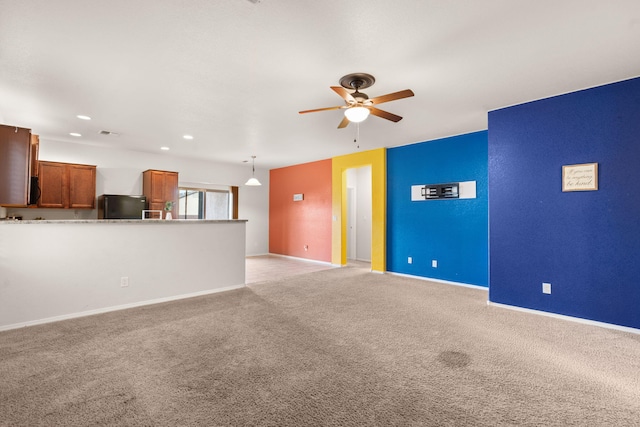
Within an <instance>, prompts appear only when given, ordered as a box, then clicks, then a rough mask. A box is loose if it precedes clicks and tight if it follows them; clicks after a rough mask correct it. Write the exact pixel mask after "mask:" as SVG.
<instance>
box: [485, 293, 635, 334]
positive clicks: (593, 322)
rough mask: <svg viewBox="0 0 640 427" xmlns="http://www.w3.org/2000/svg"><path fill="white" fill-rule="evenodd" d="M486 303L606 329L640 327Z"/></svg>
mask: <svg viewBox="0 0 640 427" xmlns="http://www.w3.org/2000/svg"><path fill="white" fill-rule="evenodd" d="M487 305H491V306H494V307H500V308H506V309H508V310H514V311H522V312H524V313H531V314H537V315H539V316H547V317H553V318H555V319H562V320H568V321H569V322H576V323H583V324H585V325H591V326H599V327H601V328H606V329H614V330H616V331H622V332H630V333H632V334H640V329H636V328H630V327H628V326H620V325H615V324H613V323H605V322H598V321H596V320H589V319H582V318H580V317H573V316H566V315H564V314H557V313H550V312H548V311H542V310H534V309H531V308H524V307H518V306H515V305H508V304H501V303H499V302H491V301H487Z"/></svg>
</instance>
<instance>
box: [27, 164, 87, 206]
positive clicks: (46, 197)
mask: <svg viewBox="0 0 640 427" xmlns="http://www.w3.org/2000/svg"><path fill="white" fill-rule="evenodd" d="M38 181H39V184H40V200H39V201H38V207H40V208H58V209H94V208H95V205H96V167H95V166H92V165H80V164H76V163H60V162H45V161H41V162H38Z"/></svg>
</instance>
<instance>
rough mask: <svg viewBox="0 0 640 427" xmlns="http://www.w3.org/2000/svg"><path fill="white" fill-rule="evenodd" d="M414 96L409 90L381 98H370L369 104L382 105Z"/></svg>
mask: <svg viewBox="0 0 640 427" xmlns="http://www.w3.org/2000/svg"><path fill="white" fill-rule="evenodd" d="M413 95H415V94H414V93H413V91H412V90H411V89H405V90H401V91H400V92H394V93H388V94H386V95H382V96H376V97H375V98H371V99H370V100H369V102H371V103H372V104H382V103H383V102H389V101H395V100H396V99H402V98H409V97H410V96H413Z"/></svg>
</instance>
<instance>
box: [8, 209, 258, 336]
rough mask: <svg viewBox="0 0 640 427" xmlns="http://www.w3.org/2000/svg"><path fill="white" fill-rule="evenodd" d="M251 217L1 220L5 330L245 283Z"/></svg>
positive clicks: (183, 296) (204, 292)
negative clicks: (246, 218)
mask: <svg viewBox="0 0 640 427" xmlns="http://www.w3.org/2000/svg"><path fill="white" fill-rule="evenodd" d="M246 223H247V221H246V220H219V221H217V220H84V219H82V220H28V221H17V220H3V221H0V330H4V329H13V328H17V327H22V326H29V325H34V324H39V323H46V322H51V321H56V320H63V319H68V318H73V317H79V316H85V315H89V314H97V313H102V312H107V311H113V310H119V309H124V308H131V307H136V306H140V305H145V304H152V303H158V302H165V301H171V300H175V299H180V298H187V297H193V296H199V295H205V294H209V293H213V292H220V291H226V290H230V289H235V288H239V287H243V286H244V282H245V252H246V251H245V247H246Z"/></svg>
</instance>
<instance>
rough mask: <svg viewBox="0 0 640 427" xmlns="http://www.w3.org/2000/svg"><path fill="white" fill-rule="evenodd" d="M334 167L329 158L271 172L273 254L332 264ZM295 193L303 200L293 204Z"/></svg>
mask: <svg viewBox="0 0 640 427" xmlns="http://www.w3.org/2000/svg"><path fill="white" fill-rule="evenodd" d="M331 164H332V161H331V159H328V160H321V161H318V162H312V163H304V164H301V165H295V166H289V167H286V168H279V169H272V170H271V171H270V177H269V252H270V253H273V254H280V255H287V256H293V257H298V258H307V259H312V260H316V261H325V262H331V201H332V199H331ZM294 194H303V195H304V200H302V201H299V202H294V201H293V195H294ZM305 245H307V246H308V249H307V250H305V249H304V248H305Z"/></svg>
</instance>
